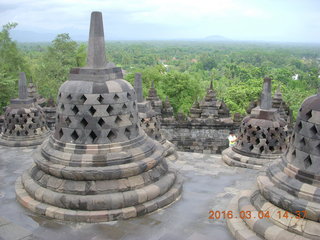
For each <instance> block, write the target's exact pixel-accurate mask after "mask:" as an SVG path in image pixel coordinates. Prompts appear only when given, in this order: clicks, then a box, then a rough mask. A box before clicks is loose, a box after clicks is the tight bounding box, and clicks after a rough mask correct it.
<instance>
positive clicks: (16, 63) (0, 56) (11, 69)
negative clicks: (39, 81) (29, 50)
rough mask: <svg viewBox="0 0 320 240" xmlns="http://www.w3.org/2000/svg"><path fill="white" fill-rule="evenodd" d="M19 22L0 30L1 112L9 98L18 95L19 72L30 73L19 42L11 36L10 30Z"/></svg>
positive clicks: (9, 24)
mask: <svg viewBox="0 0 320 240" xmlns="http://www.w3.org/2000/svg"><path fill="white" fill-rule="evenodd" d="M16 26H17V23H8V24H6V25H4V26H3V27H2V31H1V32H0V89H1V91H0V113H1V112H2V109H3V107H4V106H6V105H7V104H8V103H9V100H10V99H11V98H13V97H15V96H17V95H18V94H17V89H18V79H19V72H21V71H24V72H26V74H27V76H28V75H29V72H30V71H29V68H28V65H27V64H26V61H25V59H24V56H23V54H22V53H21V51H20V50H19V49H18V47H17V44H16V43H15V42H14V41H12V39H11V37H10V30H12V29H14V28H15V27H16Z"/></svg>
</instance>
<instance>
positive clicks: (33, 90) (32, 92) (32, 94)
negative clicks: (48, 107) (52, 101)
mask: <svg viewBox="0 0 320 240" xmlns="http://www.w3.org/2000/svg"><path fill="white" fill-rule="evenodd" d="M27 92H28V97H29V98H33V99H34V101H36V102H37V104H38V105H39V106H41V107H43V106H45V103H46V101H47V100H46V99H45V98H44V97H42V96H40V94H39V93H38V90H37V87H36V85H34V83H33V82H30V83H29V84H28V88H27Z"/></svg>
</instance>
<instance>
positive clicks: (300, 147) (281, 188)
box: [227, 93, 320, 240]
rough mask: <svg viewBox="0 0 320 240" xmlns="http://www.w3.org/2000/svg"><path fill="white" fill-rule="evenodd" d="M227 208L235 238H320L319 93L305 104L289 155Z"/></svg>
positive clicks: (272, 166)
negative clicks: (230, 213) (230, 214)
mask: <svg viewBox="0 0 320 240" xmlns="http://www.w3.org/2000/svg"><path fill="white" fill-rule="evenodd" d="M227 209H228V211H231V212H232V213H233V217H232V218H230V219H228V227H229V229H230V231H231V232H232V234H233V235H234V236H235V237H236V239H272V240H282V239H320V93H318V94H317V95H314V96H311V97H309V98H307V99H306V100H305V101H304V102H303V104H302V106H301V109H300V111H299V113H298V118H297V121H296V125H295V128H294V132H293V135H292V137H291V141H290V145H289V149H288V151H287V152H286V154H285V155H284V156H282V158H281V160H279V161H276V162H273V163H272V164H271V165H270V166H269V167H268V168H267V169H266V171H265V172H263V173H262V174H260V175H259V176H258V178H257V187H256V188H255V189H253V190H250V191H244V192H241V193H240V194H239V195H238V196H237V197H235V198H234V199H233V200H232V201H231V203H230V205H229V207H228V208H227ZM249 214H250V216H249ZM241 215H242V216H241Z"/></svg>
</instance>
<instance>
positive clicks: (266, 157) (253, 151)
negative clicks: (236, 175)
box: [222, 78, 288, 169]
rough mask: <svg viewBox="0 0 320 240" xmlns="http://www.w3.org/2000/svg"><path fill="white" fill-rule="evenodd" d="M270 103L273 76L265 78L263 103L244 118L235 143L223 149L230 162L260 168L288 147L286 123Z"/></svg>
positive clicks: (223, 154)
mask: <svg viewBox="0 0 320 240" xmlns="http://www.w3.org/2000/svg"><path fill="white" fill-rule="evenodd" d="M271 104H272V97H271V79H270V78H265V79H264V85H263V92H262V96H261V106H257V107H255V108H253V109H252V111H251V114H250V115H249V116H247V117H245V118H244V119H243V120H242V123H241V124H240V131H239V135H238V141H237V143H236V145H235V146H233V147H229V148H227V149H226V150H224V151H223V152H222V159H223V160H224V161H225V162H226V163H227V164H229V165H232V166H237V167H247V168H253V169H259V168H261V167H262V166H263V165H264V164H266V163H268V162H269V161H271V160H275V159H278V158H280V157H281V155H282V154H283V153H284V152H285V151H286V150H287V135H288V129H287V123H286V122H285V121H284V120H283V119H281V118H280V115H279V113H278V111H277V109H274V108H272V105H271Z"/></svg>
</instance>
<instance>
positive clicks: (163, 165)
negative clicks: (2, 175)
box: [16, 12, 182, 222]
mask: <svg viewBox="0 0 320 240" xmlns="http://www.w3.org/2000/svg"><path fill="white" fill-rule="evenodd" d="M136 98H137V96H136V93H135V91H134V89H133V87H132V86H131V85H130V84H129V83H128V82H127V81H125V80H123V76H122V71H121V68H119V67H116V66H115V65H114V64H113V63H110V62H109V63H108V62H107V60H106V56H105V42H104V32H103V22H102V14H101V12H93V13H92V15H91V25H90V35H89V44H88V57H87V65H86V67H83V68H74V69H72V70H71V71H70V76H69V81H66V82H65V83H64V84H62V86H61V87H60V89H59V94H58V101H57V118H56V126H55V132H54V135H53V136H52V137H50V139H48V140H47V141H46V142H44V144H43V145H42V147H41V149H38V151H37V152H36V153H35V154H34V162H35V164H34V165H33V166H32V167H31V168H30V169H29V170H27V171H26V172H24V173H23V175H22V176H21V177H20V178H19V179H18V180H17V182H16V194H17V200H18V201H19V202H20V203H21V204H22V205H23V206H24V207H26V208H28V209H29V210H31V211H33V212H35V213H37V214H41V215H45V216H48V217H52V218H57V219H61V220H69V221H80V222H101V221H113V220H117V219H127V218H132V217H137V216H141V215H144V214H147V213H150V212H152V211H155V210H157V209H159V208H162V207H164V206H167V205H168V204H170V203H172V202H174V201H175V200H176V199H177V198H178V197H179V195H180V193H181V189H182V180H181V177H180V176H179V175H178V174H177V173H176V171H175V170H174V169H172V168H171V167H169V166H168V164H167V161H166V160H165V151H164V149H163V147H162V146H161V144H160V143H158V142H157V141H154V140H152V139H151V138H149V137H148V136H147V135H146V134H145V133H144V131H143V130H142V129H141V128H140V120H139V117H138V111H137V103H136Z"/></svg>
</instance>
